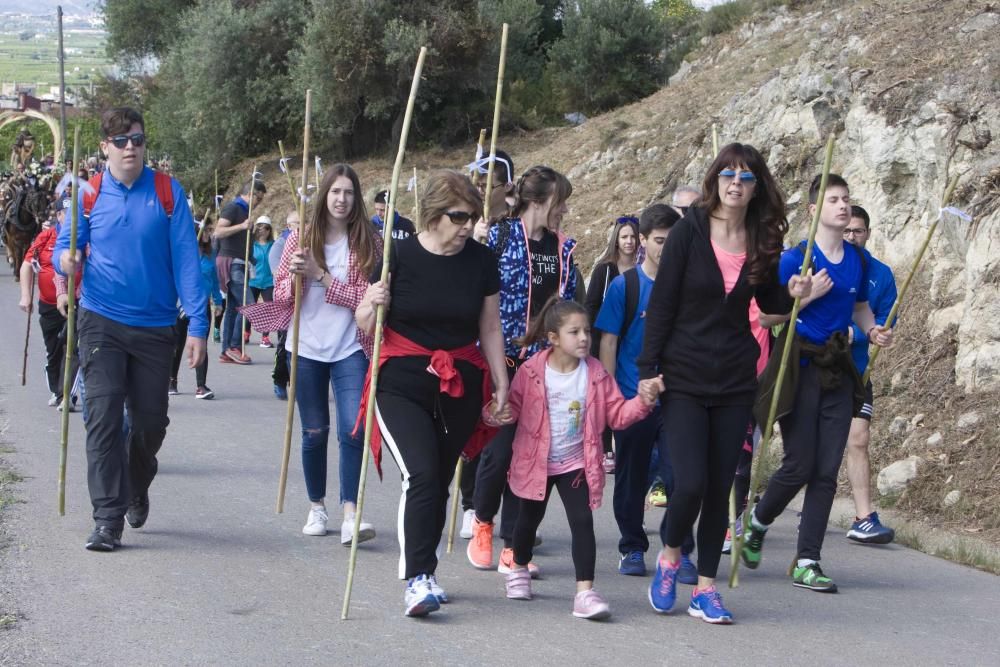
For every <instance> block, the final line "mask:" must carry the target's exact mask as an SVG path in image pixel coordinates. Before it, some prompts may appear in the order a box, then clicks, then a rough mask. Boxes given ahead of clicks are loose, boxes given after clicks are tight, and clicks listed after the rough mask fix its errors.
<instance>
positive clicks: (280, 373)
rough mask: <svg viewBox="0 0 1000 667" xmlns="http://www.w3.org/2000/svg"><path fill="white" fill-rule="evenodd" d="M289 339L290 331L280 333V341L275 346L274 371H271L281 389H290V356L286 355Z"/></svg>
mask: <svg viewBox="0 0 1000 667" xmlns="http://www.w3.org/2000/svg"><path fill="white" fill-rule="evenodd" d="M287 338H288V331H285V330H282V331H279V332H278V340H277V343H276V344H275V346H274V369H273V370H272V371H271V379H272V380H274V384H275V385H277V386H279V387H288V382H289V374H288V354H286V353H285V342H286V340H287Z"/></svg>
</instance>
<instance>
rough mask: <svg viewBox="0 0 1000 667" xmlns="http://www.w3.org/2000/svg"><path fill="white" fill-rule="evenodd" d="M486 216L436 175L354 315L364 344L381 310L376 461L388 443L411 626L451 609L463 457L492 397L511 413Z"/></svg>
mask: <svg viewBox="0 0 1000 667" xmlns="http://www.w3.org/2000/svg"><path fill="white" fill-rule="evenodd" d="M481 212H482V199H481V198H480V195H479V192H478V191H477V190H476V188H475V187H474V186H473V185H472V183H471V182H470V181H469V179H468V178H466V177H465V176H463V175H462V174H460V173H458V172H457V171H437V172H434V173H433V174H431V176H430V177H429V178H428V179H427V183H426V185H425V186H424V187H423V197H422V199H421V203H420V220H419V223H420V229H421V230H422V231H420V232H419V233H418V234H416V235H415V236H411V237H409V238H406V239H402V240H397V241H394V242H393V245H392V249H391V254H390V259H389V275H390V280H388V281H387V282H385V283H383V282H382V281H381V280H380V276H381V270H382V267H381V265H380V264H381V262H380V263H379V265H377V266H376V267H375V270H374V272H373V281H374V282H373V284H372V285H371V287H370V288H369V289H368V291H367V293H366V294H365V297H364V299H363V300H362V301H361V305H360V306H359V307H358V310H357V312H356V314H355V316H356V319H357V322H358V326H360V327H361V328H362V329H363V330H365V331H367V332H369V333H371V332H374V330H375V320H376V310H377V307H378V306H379V305H383V306H386V307H387V314H386V318H385V327H384V329H383V340H382V346H381V349H380V359H379V361H378V363H379V364H380V370H379V379H378V391H377V393H376V398H375V414H376V417H377V418H378V429H375V432H374V433H373V438H372V449H373V452H374V458H375V464H376V467H378V468H379V470H380V471H381V468H380V461H381V443H385V446H386V447H387V448H388V450H389V452H390V454H391V455H392V457H393V459H395V461H396V464H397V465H398V466H399V471H400V473H401V476H402V483H403V494H402V497H401V498H400V502H399V512H400V517H399V524H398V525H399V545H400V551H401V553H400V559H399V577H400V578H402V579H406V580H407V586H406V589H405V592H404V601H405V613H406V615H407V616H425V615H427V614H428V613H430V612H432V611H435V610H437V609H438V608H439V606H440V604H441V603H444V602H447V601H448V597H447V595H446V594H445V592H444V591H443V590H442V589H441V587H440V586H439V585H438V583H437V579H436V578H435V571H436V570H437V564H438V559H437V555H436V553H435V552H436V550H437V546H438V543H439V542H440V541H441V533H442V531H443V530H444V525H445V510H446V506H447V500H448V485H449V484H450V483H451V478H452V475H453V473H454V470H455V464H456V463H457V462H458V457H459V455H461V454H462V453H463V452H464V453H465V455H466V456H467V457H468V456H474V455H475V454H477V453H478V450H479V449H481V448H482V445H483V444H485V442H486V439H487V437H488V435H489V432H488V431H487V430H486V429H485V426H483V425H482V423H481V421H480V415H481V413H482V410H483V407H484V404H485V403H487V402H488V401H489V400H490V397H491V394H492V397H493V400H494V405H493V407H494V408H495V411H496V412H497V413H499V412H500V411H501V410H502V408H503V406H504V404H505V403H506V401H507V390H508V386H509V383H508V379H507V368H506V364H505V362H504V354H503V337H502V335H501V333H500V307H499V303H500V297H499V291H500V278H499V275H498V272H497V262H496V259H495V258H494V256H493V253H492V251H491V250H490V249H489V248H487V247H486V246H484V245H482V244H480V243H476V242H475V241H474V240H472V229H473V226H474V225H475V222H476V220H477V219H478V218H479V216H480V214H481ZM477 342H478V345H477ZM491 381H492V384H491ZM491 386H492V387H493V389H492V390H491ZM367 396H368V394H367V391H366V392H365V397H364V399H363V402H362V406H361V412H359V413H358V415H359V417H358V424H357V426H358V432H359V433H360V432H361V430H363V415H364V410H365V408H366V405H365V401H366V400H367Z"/></svg>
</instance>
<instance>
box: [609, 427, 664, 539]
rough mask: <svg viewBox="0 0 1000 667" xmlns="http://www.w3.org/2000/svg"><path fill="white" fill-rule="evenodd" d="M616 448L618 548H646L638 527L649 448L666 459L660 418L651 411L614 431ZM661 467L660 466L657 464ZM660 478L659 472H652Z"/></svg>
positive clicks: (641, 513)
mask: <svg viewBox="0 0 1000 667" xmlns="http://www.w3.org/2000/svg"><path fill="white" fill-rule="evenodd" d="M615 442H616V443H617V444H618V450H617V453H616V454H615V492H614V509H615V521H616V522H617V523H618V532H619V533H620V534H621V539H620V540H618V551H620V552H621V553H623V554H624V553H628V552H630V551H642V552H646V551H648V550H649V538H648V537H646V531H645V530H644V529H643V527H642V520H643V514H644V513H645V505H646V491H647V490H648V488H649V473H650V470H649V464H650V455H651V454H652V452H653V448H654V447H656V448H657V449H659V452H660V457H659V460H660V461H661V462H664V461H666V460H667V443H666V434H665V433H664V430H663V417H662V415H661V414H660V413H658V412H653V413H651V414H650V415H649V416H647V417H646V418H645V419H641V420H639V421H637V422H636V423H634V424H632V425H631V426H629V427H628V428H626V429H624V430H622V431H615ZM661 468H662V466H661ZM655 472H656V473H657V476H659V477H660V478H663V477H664V475H663V473H662V472H661V471H659V470H657V471H655Z"/></svg>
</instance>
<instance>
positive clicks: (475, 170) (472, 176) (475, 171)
mask: <svg viewBox="0 0 1000 667" xmlns="http://www.w3.org/2000/svg"><path fill="white" fill-rule="evenodd" d="M485 143H486V128H485V127H484V128H482V129H481V130H479V141H478V142H476V159H475V160H474V161H473V163H472V164H473V165H474V166H473V167H472V171H470V172H469V180H470V181H472V184H473V185H475V186H476V187H477V188H478V187H479V179H480V178H481V177H482V174H480V173H479V166H478V165H477V164H476V163H477V162H479V158H481V157H482V153H483V144H485Z"/></svg>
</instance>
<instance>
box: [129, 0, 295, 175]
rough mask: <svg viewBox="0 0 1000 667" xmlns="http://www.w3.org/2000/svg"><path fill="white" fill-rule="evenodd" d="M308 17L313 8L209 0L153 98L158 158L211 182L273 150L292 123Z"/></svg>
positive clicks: (273, 0)
mask: <svg viewBox="0 0 1000 667" xmlns="http://www.w3.org/2000/svg"><path fill="white" fill-rule="evenodd" d="M305 10H306V6H305V0H262V1H261V2H257V3H255V4H254V6H252V7H247V8H238V7H234V6H233V4H232V3H230V2H229V1H228V0H206V1H205V2H203V3H202V4H200V5H199V6H198V7H197V8H195V9H192V10H191V11H189V12H187V13H185V14H184V15H183V17H182V19H181V23H180V26H179V28H178V29H179V31H180V32H179V35H178V37H177V39H176V41H175V42H174V43H173V44H172V45H171V46H170V48H169V50H168V51H167V53H166V55H165V56H164V59H163V62H162V65H161V67H160V70H159V72H158V74H157V76H156V80H155V83H154V85H153V87H152V90H151V93H150V100H149V103H148V111H149V113H148V116H149V117H150V120H151V122H152V124H153V125H155V126H156V128H157V130H158V134H157V136H158V140H159V145H157V146H156V147H155V148H156V149H157V152H166V153H168V154H170V155H171V156H172V157H173V160H174V166H175V168H177V169H178V170H180V171H183V172H186V173H187V175H188V176H189V177H190V178H192V179H194V181H195V182H197V181H201V182H207V180H208V178H209V175H210V174H212V172H213V171H214V169H215V168H216V167H219V168H223V169H225V168H227V167H229V166H231V165H233V164H234V163H235V162H236V161H238V160H239V159H241V158H242V157H243V156H246V155H254V154H258V153H262V152H265V151H268V150H271V149H272V148H273V146H274V144H275V142H276V141H277V140H278V139H280V138H282V137H284V136H285V133H286V128H287V126H288V123H289V120H290V119H289V114H288V107H287V104H286V103H285V99H286V96H287V94H288V89H289V85H290V78H289V73H288V64H289V63H288V53H289V52H290V51H291V50H292V49H293V48H294V46H295V42H296V40H297V38H298V36H299V35H300V34H301V31H302V30H303V27H304V22H305V20H306V13H305Z"/></svg>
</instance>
